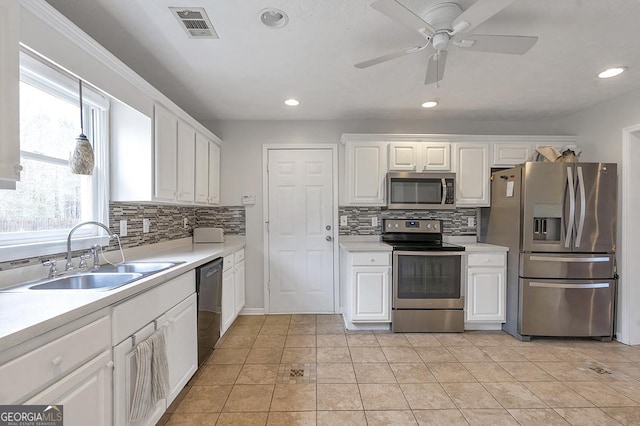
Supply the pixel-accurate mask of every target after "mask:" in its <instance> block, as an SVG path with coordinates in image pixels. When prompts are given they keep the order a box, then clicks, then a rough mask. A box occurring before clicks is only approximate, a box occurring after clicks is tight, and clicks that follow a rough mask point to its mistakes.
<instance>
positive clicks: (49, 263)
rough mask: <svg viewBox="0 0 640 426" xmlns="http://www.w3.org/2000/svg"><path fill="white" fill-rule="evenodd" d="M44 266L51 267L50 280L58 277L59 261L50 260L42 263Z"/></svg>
mask: <svg viewBox="0 0 640 426" xmlns="http://www.w3.org/2000/svg"><path fill="white" fill-rule="evenodd" d="M42 266H48V267H49V278H53V277H55V276H56V275H58V261H57V260H55V259H49V260H45V261H44V262H42Z"/></svg>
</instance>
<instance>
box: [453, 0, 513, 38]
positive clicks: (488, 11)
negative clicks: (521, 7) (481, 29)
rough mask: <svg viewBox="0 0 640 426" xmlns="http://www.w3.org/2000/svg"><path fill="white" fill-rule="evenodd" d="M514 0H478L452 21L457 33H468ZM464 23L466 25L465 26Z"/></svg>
mask: <svg viewBox="0 0 640 426" xmlns="http://www.w3.org/2000/svg"><path fill="white" fill-rule="evenodd" d="M513 1H514V0H478V1H476V2H475V3H474V4H473V5H471V7H469V8H468V9H467V10H465V11H464V12H462V13H461V14H460V16H458V17H457V18H456V19H454V20H453V23H452V28H454V29H455V28H461V30H460V31H457V32H468V31H471V30H472V29H474V28H475V27H477V26H478V25H480V24H482V23H483V22H484V21H486V20H487V19H489V18H491V17H492V16H493V15H495V14H496V13H498V12H500V11H501V10H502V9H504V8H505V7H507V6H509V5H510V4H511V3H513ZM465 23H466V24H465Z"/></svg>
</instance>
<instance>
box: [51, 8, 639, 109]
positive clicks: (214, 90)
mask: <svg viewBox="0 0 640 426" xmlns="http://www.w3.org/2000/svg"><path fill="white" fill-rule="evenodd" d="M47 1H48V2H49V3H51V4H52V5H53V6H54V7H56V8H57V9H58V10H59V11H61V12H62V13H63V14H64V15H65V16H67V17H68V18H69V19H70V20H71V21H73V22H74V23H76V24H77V25H78V26H79V27H81V28H82V29H84V30H85V31H86V32H87V33H88V34H90V35H91V36H92V37H93V38H94V39H96V40H97V41H98V42H99V43H101V44H102V45H103V46H105V47H106V48H107V49H109V50H110V51H111V52H112V53H113V54H115V55H116V56H118V57H119V58H120V59H121V60H122V61H123V62H125V63H126V64H127V65H129V66H130V67H131V68H132V69H134V70H135V71H136V72H138V73H139V74H140V75H141V76H142V77H144V78H145V79H147V80H148V81H149V82H150V83H152V84H153V85H154V86H155V87H157V88H158V89H159V90H160V91H162V92H163V93H164V94H166V95H167V96H168V97H169V98H171V99H172V100H173V101H174V102H176V103H177V104H178V105H180V106H181V107H182V108H184V109H185V110H186V111H187V112H188V113H190V114H191V115H193V116H194V117H195V118H197V119H200V120H228V119H241V120H299V119H304V120H325V119H355V118H358V119H364V118H366V119H375V118H392V119H398V118H405V119H420V118H424V119H429V120H433V119H483V120H484V119H486V120H528V119H547V118H556V117H558V116H563V115H567V114H569V113H572V112H575V111H578V110H580V109H583V108H586V107H589V106H590V105H592V104H593V103H598V102H601V101H604V100H607V99H611V98H614V97H616V96H619V95H621V94H623V93H626V92H628V91H631V90H635V89H640V25H638V18H640V1H638V0H535V1H534V0H516V1H514V3H512V4H511V5H510V6H508V7H507V8H506V9H504V10H503V11H501V12H500V13H498V14H497V15H495V16H494V17H492V18H491V19H489V20H488V21H486V22H485V23H484V24H482V25H480V26H478V27H477V28H476V29H474V30H473V33H477V34H513V35H536V36H539V40H538V43H537V44H536V45H535V46H534V47H533V49H531V51H529V52H528V53H527V54H526V55H523V56H512V55H498V54H492V53H479V52H468V51H467V52H462V51H461V50H459V49H455V50H451V51H450V53H449V57H448V60H447V69H446V74H445V77H444V79H443V80H442V81H441V83H440V87H439V88H436V87H435V86H433V85H431V86H425V85H424V84H423V82H424V75H425V69H426V64H427V57H426V54H424V52H420V53H416V54H413V55H410V56H406V57H403V58H400V59H396V60H394V61H390V62H387V63H384V64H380V65H377V66H374V67H371V68H367V69H363V70H360V69H356V68H354V66H353V64H355V63H357V62H360V61H363V60H366V59H370V58H372V57H375V56H379V55H382V54H385V53H389V52H392V51H396V50H399V49H402V48H404V47H410V46H414V45H419V44H420V43H421V42H423V41H424V39H423V38H422V37H421V36H420V35H419V34H418V33H416V32H412V31H411V30H408V29H405V27H403V26H401V25H400V24H398V23H397V22H395V21H392V20H391V19H389V18H388V17H386V16H384V15H382V14H381V13H380V12H378V11H376V10H374V9H373V8H372V7H371V6H370V4H371V3H372V1H373V0H270V1H266V0H239V1H230V0H153V1H148V0H91V1H87V0H47ZM400 1H401V3H403V4H404V5H405V6H406V7H408V8H409V9H411V10H413V11H414V12H416V13H417V14H420V13H421V12H424V11H426V10H427V9H428V8H429V7H431V6H433V5H434V4H436V3H439V2H442V0H400ZM479 1H482V0H479ZM474 2H475V0H457V3H458V4H459V5H460V6H461V7H462V9H466V8H468V7H469V6H470V5H472V4H473V3H474ZM169 6H181V7H204V8H205V9H206V11H207V13H208V15H209V17H210V19H211V21H212V23H213V26H214V27H215V29H216V31H217V32H218V35H219V36H220V39H219V40H211V39H206V40H194V39H189V38H187V36H186V33H185V32H184V30H183V29H182V28H181V27H180V26H179V24H178V21H177V20H176V19H175V17H174V16H173V15H172V14H171V12H170V11H169ZM265 7H277V8H280V9H282V10H284V11H285V12H286V13H287V14H288V15H289V24H288V25H287V26H286V27H284V28H281V29H272V28H267V27H265V26H264V25H262V24H261V23H260V21H259V19H258V13H259V11H260V10H262V9H264V8H265ZM613 65H626V66H627V67H629V71H628V72H626V73H625V74H623V75H622V76H620V77H618V78H614V79H609V80H599V79H597V77H596V74H597V73H598V72H599V71H601V70H602V69H604V68H607V67H610V66H613ZM289 97H295V98H297V99H299V100H300V101H301V104H300V106H298V107H296V108H291V107H286V106H285V105H284V104H283V101H284V99H286V98H289ZM432 98H437V99H439V101H440V106H439V107H438V108H437V109H435V110H425V109H422V108H420V107H419V105H420V103H421V102H423V101H425V100H428V99H432Z"/></svg>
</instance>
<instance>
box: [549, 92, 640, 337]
mask: <svg viewBox="0 0 640 426" xmlns="http://www.w3.org/2000/svg"><path fill="white" fill-rule="evenodd" d="M638 124H640V90H636V91H634V92H630V93H628V94H626V95H623V96H619V97H617V98H615V99H613V100H610V101H607V102H603V103H601V104H598V105H595V106H593V107H591V108H588V109H586V110H584V111H581V112H578V113H576V114H573V115H571V116H569V117H566V118H564V119H561V120H557V121H555V122H554V123H553V128H554V129H555V130H557V131H559V132H566V133H571V134H575V135H577V136H578V145H579V146H580V147H581V148H582V149H583V151H584V154H583V155H582V156H581V158H580V159H581V160H582V161H601V162H612V163H617V164H618V176H619V178H618V236H617V243H618V250H617V252H618V256H617V260H618V271H621V270H622V267H623V265H622V259H621V256H620V253H621V252H622V251H623V250H624V251H625V257H627V258H628V259H631V258H634V257H635V256H630V254H632V253H633V254H640V235H628V232H627V230H624V229H622V207H621V206H622V179H621V177H622V129H623V128H625V127H629V126H634V125H638ZM635 141H637V139H635ZM635 166H636V167H638V166H639V165H635ZM635 185H637V182H635ZM632 188H634V187H632ZM629 193H630V194H632V196H633V197H638V196H640V195H639V194H640V191H638V190H635V191H633V190H631V191H630V192H629ZM634 201H636V202H637V198H634ZM629 213H631V212H629ZM634 216H637V213H636V214H635V215H631V217H634ZM625 232H626V233H625ZM625 286H632V287H631V288H625ZM638 306H640V280H638V277H625V276H624V275H623V274H621V277H620V282H619V287H618V312H617V314H618V315H617V317H618V318H617V327H616V328H617V334H618V338H619V339H620V340H622V341H624V342H625V343H627V342H633V343H634V344H639V343H640V310H638V309H637V307H638Z"/></svg>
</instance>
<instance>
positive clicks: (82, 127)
mask: <svg viewBox="0 0 640 426" xmlns="http://www.w3.org/2000/svg"><path fill="white" fill-rule="evenodd" d="M78 83H79V86H80V89H79V92H80V133H81V134H83V135H84V120H83V117H82V80H80V79H79V80H78Z"/></svg>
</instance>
